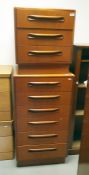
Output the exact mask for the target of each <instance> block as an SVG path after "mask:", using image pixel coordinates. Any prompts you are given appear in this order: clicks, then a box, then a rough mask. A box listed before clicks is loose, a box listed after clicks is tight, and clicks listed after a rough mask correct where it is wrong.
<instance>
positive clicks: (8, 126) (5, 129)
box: [0, 121, 12, 137]
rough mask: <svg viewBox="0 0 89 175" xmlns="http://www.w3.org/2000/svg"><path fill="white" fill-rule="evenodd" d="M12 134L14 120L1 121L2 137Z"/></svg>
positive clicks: (0, 134) (0, 131)
mask: <svg viewBox="0 0 89 175" xmlns="http://www.w3.org/2000/svg"><path fill="white" fill-rule="evenodd" d="M5 136H12V121H2V122H0V137H5Z"/></svg>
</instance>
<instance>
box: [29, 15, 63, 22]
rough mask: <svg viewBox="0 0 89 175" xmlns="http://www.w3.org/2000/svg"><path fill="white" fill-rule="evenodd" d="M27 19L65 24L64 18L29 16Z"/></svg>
mask: <svg viewBox="0 0 89 175" xmlns="http://www.w3.org/2000/svg"><path fill="white" fill-rule="evenodd" d="M27 19H28V20H29V21H31V20H53V21H54V20H57V21H59V22H64V17H63V16H45V15H28V16H27Z"/></svg>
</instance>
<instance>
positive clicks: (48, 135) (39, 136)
mask: <svg viewBox="0 0 89 175" xmlns="http://www.w3.org/2000/svg"><path fill="white" fill-rule="evenodd" d="M57 136H58V135H57V134H44V135H28V138H45V137H57Z"/></svg>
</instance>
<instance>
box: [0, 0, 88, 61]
mask: <svg viewBox="0 0 89 175" xmlns="http://www.w3.org/2000/svg"><path fill="white" fill-rule="evenodd" d="M14 7H33V8H63V9H75V10H76V22H75V34H74V44H76V43H86V44H88V43H89V0H0V64H15V37H14V13H13V9H14Z"/></svg>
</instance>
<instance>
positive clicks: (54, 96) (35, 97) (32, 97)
mask: <svg viewBox="0 0 89 175" xmlns="http://www.w3.org/2000/svg"><path fill="white" fill-rule="evenodd" d="M59 97H60V95H49V96H46V95H43V96H28V98H31V99H53V98H59Z"/></svg>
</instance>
